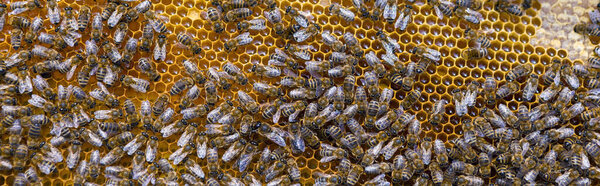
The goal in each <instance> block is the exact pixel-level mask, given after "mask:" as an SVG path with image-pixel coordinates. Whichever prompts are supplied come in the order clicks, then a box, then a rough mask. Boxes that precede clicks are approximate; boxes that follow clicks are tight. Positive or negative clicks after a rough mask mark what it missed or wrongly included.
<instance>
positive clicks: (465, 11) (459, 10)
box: [454, 6, 484, 25]
mask: <svg viewBox="0 0 600 186" xmlns="http://www.w3.org/2000/svg"><path fill="white" fill-rule="evenodd" d="M454 15H455V16H457V17H460V18H462V19H464V20H465V21H467V22H469V23H472V24H476V25H478V24H479V23H481V21H483V20H484V18H483V15H481V13H479V12H477V11H475V10H472V9H470V8H465V7H460V6H457V7H456V8H455V9H454Z"/></svg>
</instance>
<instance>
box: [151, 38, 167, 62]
mask: <svg viewBox="0 0 600 186" xmlns="http://www.w3.org/2000/svg"><path fill="white" fill-rule="evenodd" d="M152 53H153V54H154V60H157V61H164V60H165V58H166V57H167V37H166V36H165V35H163V34H161V35H158V39H156V46H155V47H154V50H153V52H152Z"/></svg>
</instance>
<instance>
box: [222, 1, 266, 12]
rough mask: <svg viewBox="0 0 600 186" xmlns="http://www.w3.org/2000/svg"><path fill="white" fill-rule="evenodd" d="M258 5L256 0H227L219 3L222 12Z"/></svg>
mask: <svg viewBox="0 0 600 186" xmlns="http://www.w3.org/2000/svg"><path fill="white" fill-rule="evenodd" d="M256 4H258V1H256V0H248V1H240V0H227V1H223V2H221V6H222V7H223V9H224V10H232V9H236V8H250V7H254V6H256Z"/></svg>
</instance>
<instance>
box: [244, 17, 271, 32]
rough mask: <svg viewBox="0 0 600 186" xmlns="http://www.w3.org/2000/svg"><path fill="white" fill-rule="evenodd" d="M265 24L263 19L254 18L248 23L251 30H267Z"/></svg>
mask: <svg viewBox="0 0 600 186" xmlns="http://www.w3.org/2000/svg"><path fill="white" fill-rule="evenodd" d="M266 22H267V21H266V20H265V19H263V18H256V19H252V20H250V21H248V23H250V25H251V26H250V29H251V30H264V29H265V28H267V27H266V25H265V23H266Z"/></svg>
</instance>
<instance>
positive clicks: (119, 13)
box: [103, 5, 127, 28]
mask: <svg viewBox="0 0 600 186" xmlns="http://www.w3.org/2000/svg"><path fill="white" fill-rule="evenodd" d="M126 12H127V7H126V6H125V5H117V7H116V8H115V10H114V11H112V13H111V14H110V17H108V20H107V21H106V23H107V24H108V27H109V28H113V27H115V26H117V23H119V22H120V21H121V19H122V18H123V15H125V13H126ZM103 13H104V12H103ZM103 15H104V14H103ZM103 18H104V16H103Z"/></svg>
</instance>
